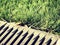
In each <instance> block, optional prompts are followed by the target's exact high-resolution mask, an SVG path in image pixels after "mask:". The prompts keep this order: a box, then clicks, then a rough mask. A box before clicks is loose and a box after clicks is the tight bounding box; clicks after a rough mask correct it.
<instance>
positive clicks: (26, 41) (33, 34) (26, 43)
mask: <svg viewBox="0 0 60 45" xmlns="http://www.w3.org/2000/svg"><path fill="white" fill-rule="evenodd" d="M33 35H34V34H31V35H30V36H29V39H28V40H27V41H26V42H25V44H24V45H27V44H28V42H29V41H30V40H31V38H32V37H33Z"/></svg>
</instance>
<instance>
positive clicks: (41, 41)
mask: <svg viewBox="0 0 60 45" xmlns="http://www.w3.org/2000/svg"><path fill="white" fill-rule="evenodd" d="M44 40H45V36H44V37H43V38H42V39H41V40H40V43H39V45H42V44H43V42H44Z"/></svg>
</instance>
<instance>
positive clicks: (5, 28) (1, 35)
mask: <svg viewBox="0 0 60 45" xmlns="http://www.w3.org/2000/svg"><path fill="white" fill-rule="evenodd" d="M8 28H9V26H7V27H5V28H4V29H3V32H2V33H1V34H0V36H2V35H3V34H4V32H5V31H6V30H7V29H8Z"/></svg>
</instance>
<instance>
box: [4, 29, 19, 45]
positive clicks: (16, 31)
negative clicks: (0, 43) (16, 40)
mask: <svg viewBox="0 0 60 45" xmlns="http://www.w3.org/2000/svg"><path fill="white" fill-rule="evenodd" d="M17 31H18V30H15V31H14V32H13V34H12V35H11V36H10V37H9V38H8V39H7V41H6V42H5V43H4V45H6V44H7V43H8V42H9V40H10V39H11V38H12V37H13V36H14V35H15V34H16V32H17Z"/></svg>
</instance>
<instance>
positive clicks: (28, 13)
mask: <svg viewBox="0 0 60 45" xmlns="http://www.w3.org/2000/svg"><path fill="white" fill-rule="evenodd" d="M2 19H4V20H6V21H8V22H19V21H20V22H22V23H23V24H27V25H28V26H31V27H35V28H39V29H42V30H45V31H46V30H49V31H52V32H53V33H58V34H60V0H0V20H2Z"/></svg>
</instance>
